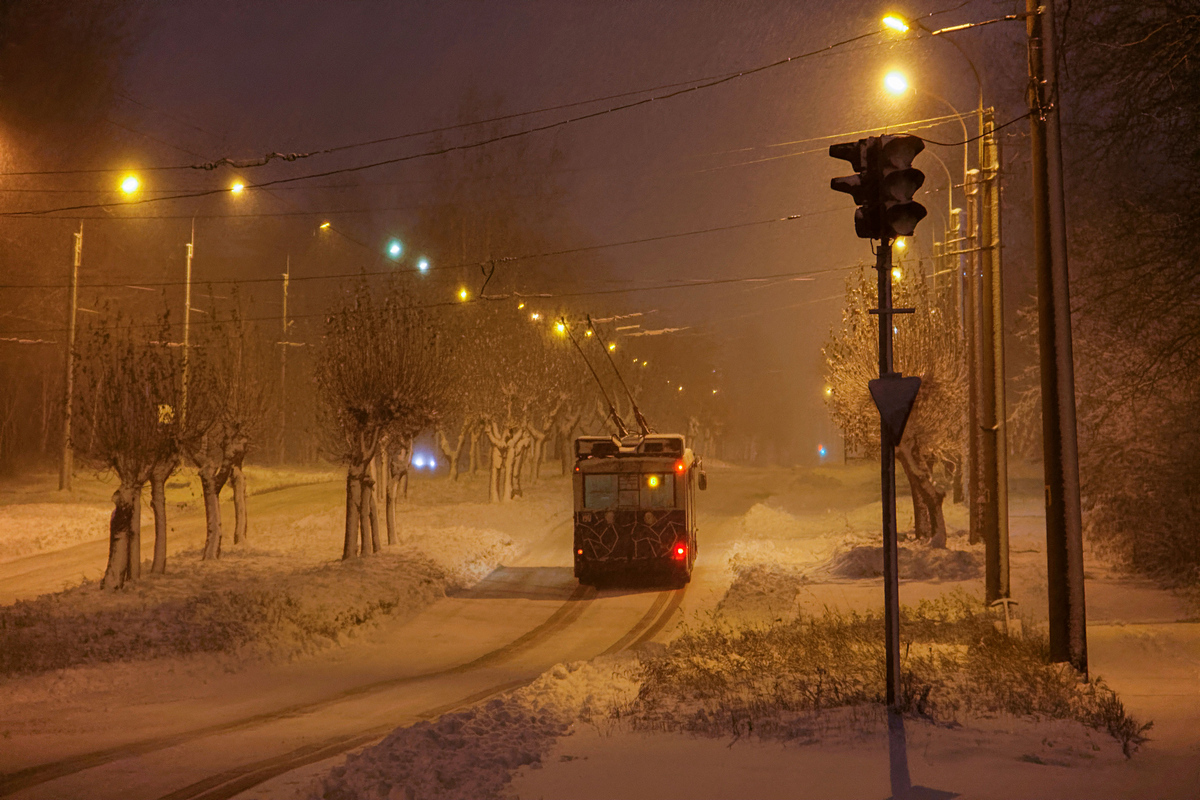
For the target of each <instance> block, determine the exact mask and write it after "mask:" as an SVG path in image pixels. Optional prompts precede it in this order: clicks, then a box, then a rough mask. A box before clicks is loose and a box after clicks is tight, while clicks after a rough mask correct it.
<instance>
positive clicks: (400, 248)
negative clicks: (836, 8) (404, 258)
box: [387, 239, 404, 259]
mask: <svg viewBox="0 0 1200 800" xmlns="http://www.w3.org/2000/svg"><path fill="white" fill-rule="evenodd" d="M403 252H404V245H402V244H400V240H399V239H392V241H390V242H388V246H387V254H388V256H390V257H391V258H393V259H397V258H399V257H400V254H401V253H403Z"/></svg>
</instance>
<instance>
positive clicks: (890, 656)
mask: <svg viewBox="0 0 1200 800" xmlns="http://www.w3.org/2000/svg"><path fill="white" fill-rule="evenodd" d="M875 271H876V272H877V273H879V274H878V276H877V277H878V280H879V304H878V305H879V377H881V378H882V377H884V376H887V375H891V374H892V373H893V372H894V370H893V369H892V324H893V322H892V313H891V312H892V241H891V239H883V240H882V241H881V242H880V243H879V250H878V252H877V253H876V254H875ZM879 482H880V488H881V491H882V497H883V636H884V650H885V653H886V663H885V668H886V670H887V704H888V707H889V708H893V709H894V708H895V707H896V705H897V704H898V703H899V701H900V573H899V568H898V559H899V548H898V545H897V541H896V539H897V537H896V442H893V441H892V436H891V433H890V431H889V430H888V426H887V425H886V424H884V423H883V421H882V417H881V419H880V425H879Z"/></svg>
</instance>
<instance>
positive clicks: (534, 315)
mask: <svg viewBox="0 0 1200 800" xmlns="http://www.w3.org/2000/svg"><path fill="white" fill-rule="evenodd" d="M529 318H530V319H531V320H533V321H534V322H537V321H538V320H539V319H541V318H542V315H541V314H539V313H538V312H536V311H535V312H533V313H532V314H530V315H529Z"/></svg>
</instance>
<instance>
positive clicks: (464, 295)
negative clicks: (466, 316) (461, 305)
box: [458, 289, 471, 300]
mask: <svg viewBox="0 0 1200 800" xmlns="http://www.w3.org/2000/svg"><path fill="white" fill-rule="evenodd" d="M470 296H471V294H470V293H469V292H468V291H467V290H466V289H459V290H458V299H459V300H466V299H467V298H468V297H470Z"/></svg>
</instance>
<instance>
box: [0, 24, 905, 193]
mask: <svg viewBox="0 0 1200 800" xmlns="http://www.w3.org/2000/svg"><path fill="white" fill-rule="evenodd" d="M881 30H882V29H879V30H874V31H870V32H869V33H862V34H859V35H857V36H853V37H851V38H849V39H843V40H841V41H839V42H834V43H833V44H830V45H826V46H824V47H821V48H819V49H817V50H810V51H808V52H806V53H800V54H798V55H795V56H788V57H786V58H782V59H779V60H777V61H773V62H770V63H768V64H762V65H760V66H757V67H753V68H750V69H745V70H741V71H739V72H735V73H730V74H727V75H724V76H721V77H716V78H713V79H712V80H707V81H704V82H702V83H697V84H694V85H688V86H685V87H684V88H681V89H675V90H673V91H669V92H667V93H665V94H655V95H652V96H651V97H645V98H642V99H640V100H634V101H632V102H629V103H623V104H621V105H616V106H613V107H611V108H605V109H601V110H599V111H592V112H589V113H586V114H580V115H578V116H574V117H568V118H566V119H561V120H556V121H554V122H549V123H546V124H543V125H536V126H534V127H532V128H527V129H525V130H522V131H513V132H510V133H504V134H498V135H496V136H491V137H488V138H486V139H481V140H477V141H474V142H468V143H466V144H457V145H448V146H446V147H440V148H436V149H433V150H425V151H423V152H419V153H410V154H408V155H404V156H396V157H394V158H388V159H383V160H380V161H373V162H369V163H366V164H356V165H354V166H349V167H340V168H337V169H330V170H324V171H322V172H311V173H308V174H306V175H294V176H292V177H288V178H276V179H274V180H269V181H263V182H261V183H256V184H246V187H245V188H247V189H262V188H266V187H269V186H279V185H282V184H286V183H295V182H297V181H304V180H311V179H313V178H325V177H329V176H332V175H345V174H347V173H351V172H361V171H363V170H368V169H375V168H377V167H382V166H388V165H392V164H400V163H403V162H407V161H413V160H416V159H420V158H429V157H433V156H441V155H446V154H448V153H454V152H461V151H464V150H472V149H475V148H479V147H484V146H487V145H490V144H495V143H497V142H503V141H507V140H509V139H515V138H518V137H522V136H528V135H530V134H534V133H540V132H544V131H548V130H553V129H555V128H561V127H564V126H566V125H572V124H576V123H579V122H584V121H586V120H589V119H596V118H597V117H602V116H606V115H608V114H613V113H616V112H619V111H626V110H628V109H631V108H638V107H640V106H644V105H647V104H649V103H653V102H655V101H658V100H670V99H672V98H675V97H680V96H682V95H685V94H690V93H692V92H697V91H700V90H702V89H710V88H713V87H715V86H720V85H722V84H725V83H728V82H730V81H734V80H739V79H741V78H745V77H749V76H751V75H757V74H759V73H761V72H765V71H767V70H770V69H775V68H777V67H781V66H785V65H787V64H791V63H793V62H796V61H800V60H802V59H806V58H810V57H813V56H818V55H821V54H823V53H826V52H829V51H830V50H834V49H836V48H838V47H842V46H844V45H847V44H851V43H853V42H857V41H860V40H862V39H866V38H868V37H871V36H876V35H878V34H879V33H880V32H881ZM273 155H278V154H273ZM291 155H295V154H291ZM285 158H286V157H285ZM289 160H290V159H289ZM225 191H228V189H224V188H222V189H205V190H200V191H195V192H185V193H180V194H176V195H166V196H163V197H146V198H141V199H138V200H127V201H119V202H109V203H88V204H80V205H74V206H62V207H59V208H47V209H36V210H27V211H9V212H4V213H3V214H0V216H5V217H21V216H31V215H39V214H53V213H59V212H63V211H83V210H87V209H93V208H112V207H117V206H129V205H140V204H145V203H157V202H162V201H164V200H185V199H191V198H196V197H207V196H210V195H214V194H218V193H220V192H225Z"/></svg>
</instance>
